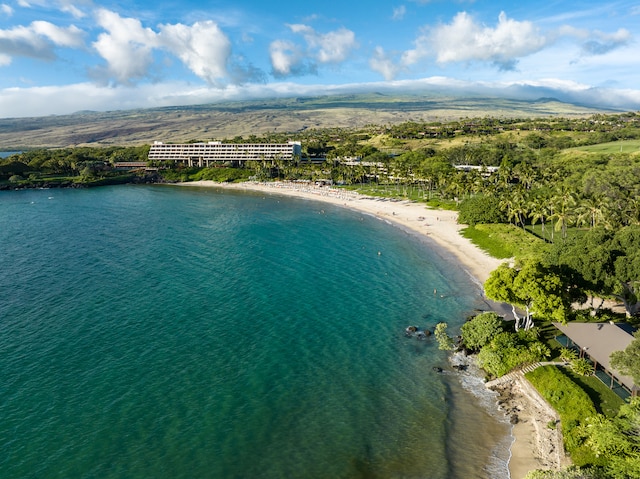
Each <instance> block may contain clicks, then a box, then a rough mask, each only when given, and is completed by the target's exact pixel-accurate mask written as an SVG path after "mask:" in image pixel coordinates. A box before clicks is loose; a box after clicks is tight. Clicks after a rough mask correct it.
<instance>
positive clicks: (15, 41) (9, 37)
mask: <svg viewBox="0 0 640 479" xmlns="http://www.w3.org/2000/svg"><path fill="white" fill-rule="evenodd" d="M83 35H84V33H83V32H82V30H80V29H79V28H77V27H75V26H73V25H72V26H70V27H68V28H62V27H58V26H56V25H54V24H52V23H49V22H44V21H36V22H33V23H31V25H29V26H28V27H25V26H17V27H14V28H12V29H10V30H0V54H3V55H4V57H5V61H4V62H3V64H5V65H6V64H8V63H7V60H6V57H13V56H24V57H30V58H37V59H41V60H53V59H54V58H55V53H54V47H56V46H62V47H72V48H74V47H75V48H77V47H81V46H82V45H83Z"/></svg>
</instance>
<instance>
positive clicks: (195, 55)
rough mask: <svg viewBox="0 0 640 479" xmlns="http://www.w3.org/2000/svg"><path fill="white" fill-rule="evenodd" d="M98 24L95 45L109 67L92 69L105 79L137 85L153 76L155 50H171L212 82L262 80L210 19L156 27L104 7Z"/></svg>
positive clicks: (96, 74)
mask: <svg viewBox="0 0 640 479" xmlns="http://www.w3.org/2000/svg"><path fill="white" fill-rule="evenodd" d="M97 23H98V25H99V26H101V27H102V28H104V30H106V31H105V33H101V34H100V35H99V36H98V39H97V40H96V41H95V42H94V43H93V47H94V48H95V49H96V51H97V52H98V53H99V54H100V56H101V57H102V58H104V60H105V61H106V63H107V64H106V67H105V68H102V69H101V68H97V69H95V70H94V76H95V77H96V78H97V79H100V80H101V81H103V82H108V81H111V80H115V82H116V83H121V84H133V83H135V82H136V81H138V80H142V79H144V78H147V77H151V76H152V74H154V70H153V69H154V67H155V58H154V54H155V53H156V52H167V53H169V54H171V55H174V56H175V57H177V58H179V59H180V61H181V62H182V63H183V64H184V66H185V67H186V68H188V69H189V70H190V71H191V72H192V73H193V74H194V75H196V76H197V77H199V78H201V79H202V80H204V81H206V82H207V83H209V84H211V85H216V86H224V85H225V84H226V83H227V82H229V81H231V82H234V83H242V82H244V81H247V80H254V81H261V80H262V79H263V78H264V74H263V73H262V72H261V71H260V70H259V69H257V68H255V67H253V65H251V64H250V63H247V62H246V61H245V60H244V58H242V57H233V56H232V51H231V50H232V48H231V41H230V40H229V38H228V37H227V35H225V33H224V32H223V31H222V30H221V29H220V27H219V26H218V24H216V23H215V22H214V21H212V20H205V21H200V22H195V23H194V24H192V25H184V24H181V23H177V24H163V25H159V26H158V27H157V31H156V30H153V29H151V28H148V27H144V26H143V25H142V23H141V22H140V20H138V19H135V18H123V17H121V16H120V15H118V14H117V13H114V12H111V11H109V10H104V9H103V10H100V11H99V12H98V14H97Z"/></svg>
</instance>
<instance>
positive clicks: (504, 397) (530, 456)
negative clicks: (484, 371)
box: [491, 375, 571, 479]
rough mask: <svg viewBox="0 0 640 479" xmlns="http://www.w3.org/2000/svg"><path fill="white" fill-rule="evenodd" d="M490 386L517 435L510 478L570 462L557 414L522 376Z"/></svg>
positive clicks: (520, 478)
mask: <svg viewBox="0 0 640 479" xmlns="http://www.w3.org/2000/svg"><path fill="white" fill-rule="evenodd" d="M491 389H492V390H493V391H495V392H496V393H497V394H498V399H497V400H498V407H499V408H500V410H501V411H503V412H504V414H505V415H506V416H507V417H508V418H509V421H510V422H511V424H512V435H513V436H514V438H515V439H516V442H515V444H514V445H517V447H513V446H512V448H511V459H510V461H509V470H510V472H511V478H512V479H522V478H524V477H525V476H526V474H527V472H529V471H530V470H533V469H553V470H559V469H561V468H563V467H566V466H568V465H570V464H571V460H570V459H569V458H568V457H567V456H566V454H565V452H564V445H563V440H562V432H561V430H560V418H559V416H558V414H557V413H556V412H555V410H553V408H551V406H549V404H548V403H547V402H546V401H545V400H544V399H543V398H542V397H541V396H540V394H539V393H538V392H537V391H536V390H535V388H534V387H533V386H532V385H531V384H530V383H529V382H528V381H527V380H526V379H525V378H524V376H521V375H518V376H516V377H515V378H514V379H512V380H510V381H507V382H504V383H502V384H499V385H496V386H492V387H491Z"/></svg>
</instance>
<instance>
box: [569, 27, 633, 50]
mask: <svg viewBox="0 0 640 479" xmlns="http://www.w3.org/2000/svg"><path fill="white" fill-rule="evenodd" d="M557 33H558V35H560V36H567V37H573V38H576V39H577V40H579V41H581V42H582V44H581V49H582V53H583V54H584V55H604V54H605V53H609V52H610V51H612V50H615V49H617V48H620V47H623V46H626V45H628V44H629V43H630V42H631V40H632V35H631V32H629V31H628V30H626V29H625V28H619V29H618V30H617V31H616V32H614V33H605V32H601V31H599V30H586V29H579V28H574V27H571V26H563V27H561V28H560V29H558V32H557Z"/></svg>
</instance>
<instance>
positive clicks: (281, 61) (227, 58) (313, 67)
mask: <svg viewBox="0 0 640 479" xmlns="http://www.w3.org/2000/svg"><path fill="white" fill-rule="evenodd" d="M639 40H640V2H639V1H637V0H636V1H628V0H620V1H613V2H607V1H606V0H605V1H604V2H603V1H592V0H582V1H555V0H547V1H545V2H541V1H539V0H538V1H535V2H534V1H530V0H520V1H519V2H514V1H502V0H498V1H488V0H398V1H392V2H387V1H381V0H368V1H367V2H361V1H360V2H359V1H345V0H342V1H336V0H324V1H302V2H301V1H291V0H277V1H270V2H265V1H264V0H215V1H210V0H197V1H195V0H186V1H184V0H183V1H179V2H178V1H176V0H172V1H163V0H160V1H149V0H130V1H128V2H122V1H119V2H115V1H110V0H108V1H100V0H96V1H93V0H0V118H13V117H27V116H46V115H61V114H69V113H73V112H77V111H86V110H94V111H113V110H122V109H132V108H147V107H162V106H177V105H193V104H203V103H214V102H218V101H229V100H244V99H260V98H276V97H291V96H317V95H325V94H337V93H353V92H372V91H377V92H387V93H392V92H407V91H453V92H459V93H461V94H465V93H482V94H490V95H496V96H508V97H512V98H518V97H522V98H528V99H529V98H536V97H542V96H544V97H555V98H558V99H561V100H564V101H572V102H578V103H581V104H585V105H589V106H597V107H610V108H616V109H620V110H624V111H636V110H640V43H639Z"/></svg>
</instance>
